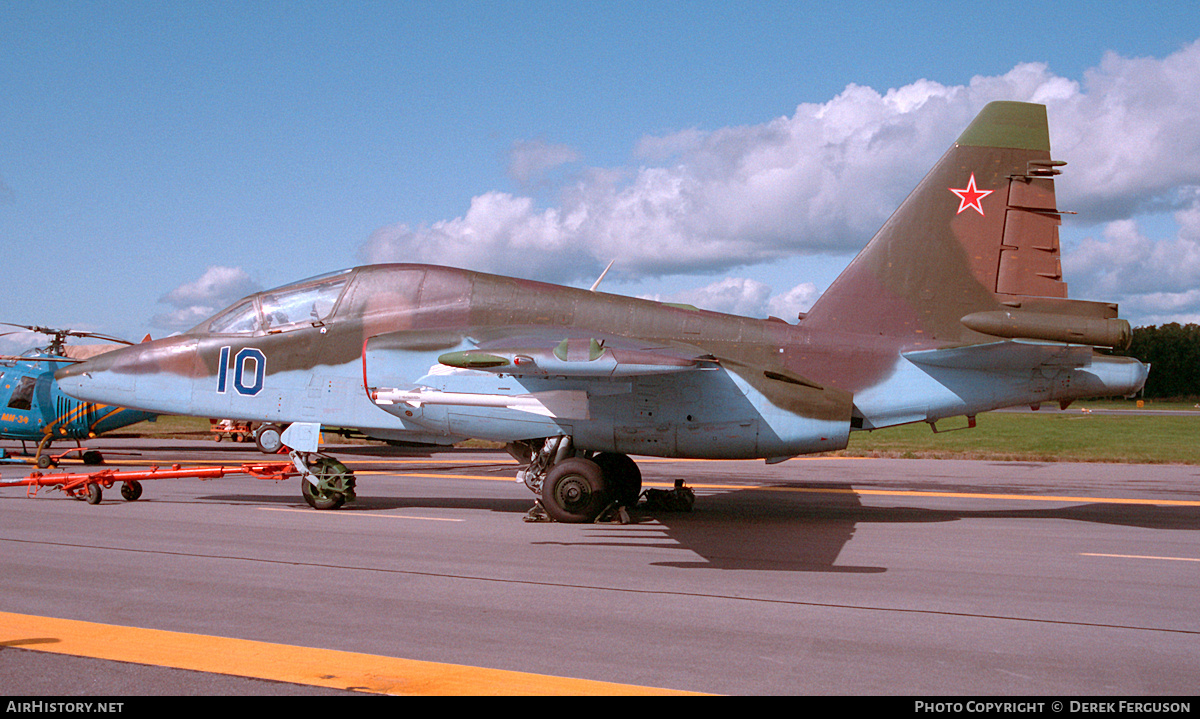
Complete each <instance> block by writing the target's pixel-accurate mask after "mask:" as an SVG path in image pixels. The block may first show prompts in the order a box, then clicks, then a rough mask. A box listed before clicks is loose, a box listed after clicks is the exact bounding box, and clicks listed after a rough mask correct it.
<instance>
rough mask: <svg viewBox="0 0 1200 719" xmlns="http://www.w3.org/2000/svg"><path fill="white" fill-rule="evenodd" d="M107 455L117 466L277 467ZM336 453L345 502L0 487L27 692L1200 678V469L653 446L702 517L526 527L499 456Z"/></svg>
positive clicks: (7, 600) (743, 689) (1144, 692)
mask: <svg viewBox="0 0 1200 719" xmlns="http://www.w3.org/2000/svg"><path fill="white" fill-rule="evenodd" d="M94 445H95V446H96V447H98V448H100V449H102V450H107V451H108V455H107V456H108V461H109V466H110V467H111V468H114V469H124V468H129V469H144V468H145V467H146V466H147V465H151V464H157V465H161V466H166V465H169V464H171V463H182V464H183V465H185V466H193V465H197V464H214V463H223V464H240V463H243V462H258V461H262V460H264V459H265V457H264V455H261V454H259V453H258V452H257V451H256V450H254V448H253V447H252V446H250V445H234V444H230V443H221V444H215V443H213V442H201V441H184V440H165V441H158V442H152V441H149V440H125V439H108V438H105V439H101V440H97V441H96V442H95V443H94ZM6 446H8V447H9V449H12V446H11V445H6ZM326 450H327V451H330V452H331V453H333V454H335V455H336V456H338V457H339V458H340V459H342V460H343V461H345V462H346V463H347V464H348V465H349V466H350V467H351V468H352V469H354V470H355V471H356V474H357V475H358V488H359V491H358V494H359V499H358V501H357V502H355V503H353V504H349V505H347V506H346V507H344V508H342V509H339V510H335V511H324V512H318V511H315V510H312V509H309V508H308V507H307V505H305V503H304V501H303V499H302V498H301V496H300V491H299V480H298V479H294V478H293V479H291V480H287V481H285V482H280V483H276V482H272V481H267V480H261V479H254V478H249V477H236V476H229V477H225V478H222V479H213V480H200V479H164V480H155V481H146V482H143V488H144V491H143V494H142V497H141V498H140V499H138V500H137V501H133V502H127V501H124V500H123V499H122V498H121V495H120V492H119V487H118V486H114V487H112V488H110V489H107V490H105V492H104V497H103V500H102V501H101V502H100V503H99V504H97V505H89V504H87V503H85V502H82V501H76V500H73V499H70V498H66V497H64V496H63V495H62V494H61V493H59V492H56V491H54V490H53V489H50V488H46V489H42V490H41V491H39V492H38V494H37V496H36V497H32V498H30V497H27V496H26V495H27V491H26V489H25V488H24V487H14V486H11V485H10V486H2V485H0V551H2V552H3V560H0V567H2V568H3V576H4V581H3V582H0V671H3V673H4V676H5V677H6V681H7V687H8V689H9V693H13V694H22V695H62V696H66V695H88V696H103V695H109V696H135V695H153V694H172V695H179V694H246V695H251V694H253V695H258V694H287V695H293V694H301V693H318V694H319V693H362V692H379V693H415V694H499V693H517V694H543V693H544V694H554V693H566V694H588V693H616V694H629V693H640V692H649V693H657V692H660V691H661V692H673V691H684V692H701V693H716V694H835V695H864V694H866V695H907V696H939V695H957V696H964V695H1038V696H1061V697H1067V696H1091V695H1120V696H1148V695H1191V694H1193V693H1194V692H1195V687H1196V677H1197V676H1200V618H1198V616H1197V612H1196V597H1197V596H1198V595H1200V467H1195V466H1178V465H1154V466H1151V465H1106V464H1057V463H1008V462H970V461H946V460H941V461H938V460H882V459H831V458H821V457H817V458H811V459H795V460H791V461H788V462H785V463H783V464H778V465H766V464H764V463H763V462H761V461H728V462H717V461H670V460H657V459H651V458H638V462H639V466H640V467H641V469H642V472H643V476H644V478H645V483H646V486H647V487H654V488H669V487H670V486H672V484H673V483H674V482H675V480H677V479H682V480H684V481H685V482H686V483H687V484H688V486H690V487H692V488H693V489H694V490H695V493H696V502H695V505H694V507H693V509H692V511H690V512H683V511H675V512H668V511H655V512H648V511H645V510H642V509H635V510H634V511H633V512H631V517H630V518H631V520H632V521H631V522H630V523H628V524H620V523H608V524H593V525H566V524H556V523H530V522H526V521H524V518H525V516H526V512H527V511H528V510H529V509H530V507H531V506H532V505H533V495H532V494H530V493H529V491H528V490H527V489H525V487H524V486H523V485H519V484H517V483H516V482H515V481H513V475H514V470H515V464H514V463H513V461H512V460H511V459H510V458H509V457H508V456H507V455H506V454H504V453H502V452H500V453H497V452H482V451H459V452H438V453H422V452H401V451H395V450H391V449H388V448H374V447H367V446H362V445H358V446H349V445H347V446H335V447H328V448H326ZM120 452H129V453H135V454H120ZM64 469H66V470H67V471H80V470H82V469H83V467H82V465H79V464H71V465H68V466H66V467H64ZM93 469H94V468H93ZM31 470H32V467H29V466H14V465H0V477H2V478H3V480H4V481H11V480H13V479H14V478H17V477H23V476H26V475H27V474H28V473H29V472H30V471H31ZM64 620H69V621H64ZM304 667H310V668H309V669H304Z"/></svg>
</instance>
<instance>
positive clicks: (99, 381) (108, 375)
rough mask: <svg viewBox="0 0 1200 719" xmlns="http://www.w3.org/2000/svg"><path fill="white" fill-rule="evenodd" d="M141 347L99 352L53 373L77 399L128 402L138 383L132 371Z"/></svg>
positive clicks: (122, 404)
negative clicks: (92, 356) (88, 358)
mask: <svg viewBox="0 0 1200 719" xmlns="http://www.w3.org/2000/svg"><path fill="white" fill-rule="evenodd" d="M140 354H141V349H140V348H138V347H136V346H134V347H125V348H122V349H118V350H113V351H112V352H106V353H105V354H102V355H98V356H96V357H94V358H92V359H90V360H87V361H86V362H80V363H79V364H74V365H70V366H68V367H64V368H62V369H60V370H59V371H57V372H55V373H54V379H55V380H56V381H57V382H58V386H59V388H60V389H62V391H63V392H66V393H67V394H69V395H71V396H72V397H74V398H75V399H81V400H84V401H87V402H100V403H102V404H115V405H120V406H125V407H127V406H129V400H131V399H133V392H134V388H135V386H136V382H135V376H134V375H133V374H132V373H131V372H130V371H129V370H130V369H131V368H132V367H133V366H135V365H136V364H137V360H138V357H139V355H140Z"/></svg>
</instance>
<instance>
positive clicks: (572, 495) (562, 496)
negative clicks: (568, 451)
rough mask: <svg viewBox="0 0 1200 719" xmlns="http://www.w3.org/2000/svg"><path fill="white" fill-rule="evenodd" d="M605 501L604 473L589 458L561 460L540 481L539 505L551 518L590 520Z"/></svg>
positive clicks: (574, 520)
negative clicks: (540, 496) (540, 503)
mask: <svg viewBox="0 0 1200 719" xmlns="http://www.w3.org/2000/svg"><path fill="white" fill-rule="evenodd" d="M608 502H609V499H608V491H607V490H606V488H605V484H604V474H603V473H602V472H601V471H600V467H599V465H597V464H596V463H595V462H593V461H591V460H590V459H581V458H579V457H571V458H570V459H564V460H563V461H561V462H559V463H558V464H556V465H554V466H553V467H551V469H550V471H549V472H548V473H547V474H546V478H545V479H544V480H542V506H543V507H544V508H545V509H546V514H549V515H550V517H551V518H553V519H554V520H555V521H558V522H566V523H569V524H581V523H585V522H594V521H596V517H598V516H600V512H602V511H603V510H604V508H605V507H606V506H608Z"/></svg>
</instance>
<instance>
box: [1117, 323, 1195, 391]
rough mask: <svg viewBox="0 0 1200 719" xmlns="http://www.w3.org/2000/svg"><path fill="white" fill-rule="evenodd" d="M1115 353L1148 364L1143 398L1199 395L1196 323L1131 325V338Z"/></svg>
mask: <svg viewBox="0 0 1200 719" xmlns="http://www.w3.org/2000/svg"><path fill="white" fill-rule="evenodd" d="M1117 354H1121V355H1125V356H1126V357H1136V358H1137V359H1139V360H1141V361H1142V362H1148V363H1149V364H1150V376H1149V378H1147V379H1146V390H1145V393H1144V396H1145V397H1146V398H1148V399H1165V398H1195V397H1200V325H1195V324H1187V325H1181V324H1179V323H1178V322H1172V323H1170V324H1165V325H1150V326H1149V327H1134V328H1133V342H1131V343H1130V345H1129V348H1128V349H1126V350H1125V351H1123V352H1119V353H1117Z"/></svg>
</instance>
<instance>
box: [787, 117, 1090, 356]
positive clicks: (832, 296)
mask: <svg viewBox="0 0 1200 719" xmlns="http://www.w3.org/2000/svg"><path fill="white" fill-rule="evenodd" d="M1062 164H1064V163H1061V162H1055V161H1053V160H1051V159H1050V134H1049V128H1048V126H1047V122H1046V108H1045V107H1044V106H1043V105H1033V104H1029V103H1021V102H993V103H991V104H989V105H987V106H986V107H985V108H983V110H982V111H981V112H980V113H979V115H978V117H976V118H975V120H974V122H972V123H971V125H970V126H969V127H968V128H967V129H966V131H964V132H963V133H962V135H961V136H960V137H959V138H958V141H957V142H955V143H954V146H953V147H951V148H950V150H949V151H948V152H947V153H946V154H945V155H944V156H942V158H941V160H939V161H938V163H937V165H935V166H934V168H933V169H932V170H931V171H930V172H929V174H928V175H926V176H925V178H924V179H923V180H922V181H921V183H920V184H919V185H918V186H917V188H916V190H914V191H913V193H912V194H911V195H909V197H908V198H907V199H906V200H905V201H904V203H903V204H901V205H900V207H899V209H897V210H896V212H895V214H893V215H892V216H891V218H889V219H888V221H887V223H885V224H884V226H883V228H882V229H880V230H879V232H878V233H877V234H876V235H875V237H874V238H872V239H871V241H870V243H868V244H867V246H866V248H864V249H863V251H862V252H861V253H860V254H859V255H858V257H856V258H855V259H854V261H853V262H852V263H851V264H850V266H849V267H847V268H846V270H845V271H844V272H843V273H842V274H841V275H840V276H839V277H838V278H837V280H835V281H834V283H833V284H832V285H831V286H830V288H829V290H828V291H826V293H825V294H824V295H822V296H821V298H820V299H819V300H818V301H817V303H816V304H815V305H814V306H813V308H812V311H811V312H809V313H808V316H807V317H806V318H805V320H804V325H805V326H808V327H813V328H817V327H821V328H827V329H837V330H841V331H849V332H861V333H867V334H878V335H886V336H897V337H900V338H902V339H903V342H904V343H905V344H912V345H925V344H927V343H933V342H936V343H938V344H942V343H945V342H959V341H974V340H976V339H978V337H979V335H978V334H975V333H974V332H973V331H972V330H970V329H968V328H967V327H966V326H964V325H963V323H962V322H961V321H960V319H961V318H962V317H964V316H966V315H970V314H973V313H978V312H988V311H993V310H1002V309H1004V308H1005V307H1018V306H1020V305H1021V303H1022V298H1026V297H1040V298H1065V297H1066V296H1067V286H1066V284H1065V283H1064V282H1063V281H1062V269H1061V264H1060V255H1059V243H1058V225H1059V223H1060V217H1059V212H1058V209H1057V207H1056V205H1055V199H1054V180H1053V177H1054V176H1055V175H1057V174H1058V169H1057V167H1058V166H1059V165H1062ZM1059 302H1063V300H1059Z"/></svg>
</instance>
